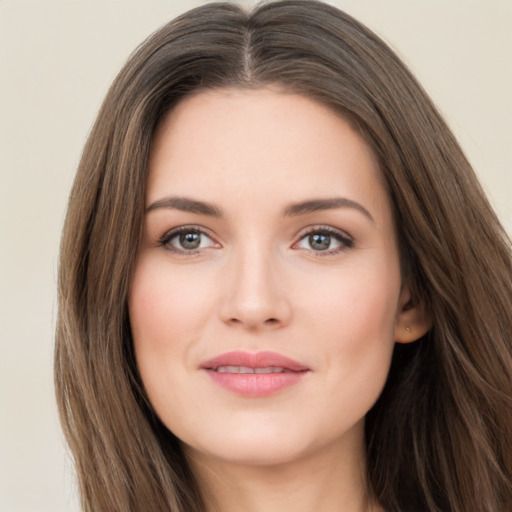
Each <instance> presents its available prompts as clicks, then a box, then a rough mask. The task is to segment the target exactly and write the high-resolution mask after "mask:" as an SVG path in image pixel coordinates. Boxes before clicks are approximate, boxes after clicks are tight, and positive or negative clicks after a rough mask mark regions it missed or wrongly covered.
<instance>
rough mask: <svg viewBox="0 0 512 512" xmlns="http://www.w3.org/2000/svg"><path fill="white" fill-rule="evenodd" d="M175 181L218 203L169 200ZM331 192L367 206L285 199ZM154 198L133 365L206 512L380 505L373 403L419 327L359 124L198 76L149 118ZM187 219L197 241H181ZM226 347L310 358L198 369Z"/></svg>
mask: <svg viewBox="0 0 512 512" xmlns="http://www.w3.org/2000/svg"><path fill="white" fill-rule="evenodd" d="M170 196H173V197H186V198H191V199H193V200H195V201H202V202H208V203H210V204H212V205H214V206H215V208H216V209H217V210H221V211H222V216H212V215H207V214H205V212H197V211H196V212H191V211H182V210H181V209H179V208H176V207H171V206H170V204H166V202H165V201H166V198H168V197H170ZM334 197H336V198H340V197H341V198H345V199H349V200H350V201H352V202H354V203H356V204H357V205H359V206H360V207H362V208H363V209H364V210H365V211H366V212H367V213H364V212H363V210H362V209H361V208H359V206H354V205H353V204H348V205H347V204H345V205H341V206H338V207H335V208H329V209H322V210H319V211H314V212H311V211H309V212H302V213H301V214H297V215H286V214H285V212H286V210H287V208H289V206H290V205H292V204H296V203H298V202H303V201H307V200H311V199H326V198H329V199H330V198H334ZM168 203H169V202H168ZM174 206H176V205H174ZM146 207H147V208H148V210H147V213H146V217H145V224H144V234H143V241H142V245H141V248H140V252H139V254H138V259H137V263H136V268H135V273H134V278H133V283H132V287H131V291H130V296H129V311H130V320H131V325H132V331H133V338H134V346H135V354H136V360H137V365H138V369H139V371H140V375H141V378H142V381H143V384H144V386H145V389H146V392H147V394H148V397H149V399H150V401H151V403H152V405H153V407H154V409H155V411H156V412H157V414H158V415H159V417H160V419H161V420H162V422H163V423H164V424H165V425H166V426H167V427H168V428H169V429H170V430H171V431H172V432H173V433H174V434H175V435H176V436H178V437H179V438H180V439H181V440H182V442H183V444H184V448H185V453H186V456H187V457H188V460H189V462H190V464H191V467H192V469H193V471H194V472H195V474H196V476H197V479H198V481H199V484H200V487H201V489H202V492H203V493H204V495H205V496H206V500H207V502H209V503H211V504H212V510H222V511H224V512H226V511H227V512H229V511H231V510H246V511H260V510H266V511H268V510H280V511H288V510H289V511H292V510H293V511H294V512H300V511H302V512H306V511H313V510H322V511H325V512H328V511H331V510H333V511H334V510H338V511H339V510H346V511H363V510H364V511H368V510H380V509H379V508H378V506H377V505H376V504H372V503H371V502H370V500H368V499H367V497H366V496H365V488H366V482H365V476H364V475H365V448H364V418H365V415H366V413H367V412H368V410H369V409H370V408H371V407H372V405H373V404H374V403H375V401H376V400H377V398H378V396H379V394H380V392H381V390H382V388H383V386H384V383H385V380H386V377H387V374H388V370H389V365H390V359H391V355H392V350H393V346H394V343H395V341H396V340H399V341H401V342H409V341H413V340H414V339H416V338H418V337H419V336H421V335H422V334H423V333H424V332H425V330H426V328H427V325H426V322H425V318H424V315H423V313H422V312H421V310H420V309H419V308H418V307H416V306H414V305H413V304H411V302H410V296H409V291H408V288H407V286H406V285H405V284H404V283H402V279H401V274H400V264H399V254H398V249H397V240H396V232H395V227H394V222H393V218H392V213H391V212H392V209H391V205H390V200H389V197H388V194H387V192H386V189H385V187H384V184H383V180H382V177H381V176H380V174H379V169H378V164H377V162H376V159H375V157H374V155H373V154H372V152H371V150H370V148H369V147H368V145H367V144H366V143H365V142H364V141H363V139H362V137H361V136H360V135H359V134H358V133H357V132H356V131H355V130H354V129H353V128H352V127H351V125H350V124H349V123H347V122H346V121H345V120H344V119H343V118H342V117H340V116H339V115H338V114H336V113H335V112H333V111H331V110H330V109H328V108H327V107H325V106H323V105H321V104H319V103H317V102H315V101H313V100H311V99H309V98H307V97H305V96H301V95H297V94H290V93H286V92H284V91H282V90H279V89H277V88H265V89H258V90H250V91H248V90H238V89H221V90H215V91H208V92H201V93H199V94H197V95H194V96H191V97H189V98H187V99H185V100H183V101H182V102H181V103H180V104H179V105H178V106H177V107H176V108H174V109H173V110H172V111H171V112H170V113H169V114H168V115H167V117H166V118H165V119H164V121H163V122H162V124H161V125H160V126H159V129H158V130H157V133H156V135H155V139H154V143H153V147H152V151H151V158H150V165H149V176H148V184H147V197H146ZM217 213H218V212H217ZM187 226H188V228H186V227H187ZM179 227H185V228H186V229H188V232H189V233H190V232H191V231H192V235H193V236H196V238H197V237H199V238H200V246H199V248H198V249H196V250H190V249H188V248H186V247H184V246H183V244H181V245H180V237H179V235H174V234H173V233H174V232H173V231H172V230H174V229H175V228H179ZM199 229H200V230H202V231H203V232H204V233H205V234H202V235H197V232H198V230H199ZM326 229H327V230H330V231H326ZM312 232H313V233H314V234H316V235H317V236H320V237H321V240H322V241H323V242H324V245H323V246H321V247H325V242H326V240H327V246H328V248H327V249H325V250H320V249H319V247H320V246H319V245H318V244H316V245H315V240H312V239H311V238H310V235H311V233H312ZM194 233H195V235H194ZM326 236H330V242H329V239H328V238H326ZM181 240H182V241H183V237H182V239H181ZM187 247H189V246H187ZM232 350H244V351H246V352H259V351H267V350H269V351H273V352H278V353H279V354H283V355H285V356H287V357H290V358H292V359H294V360H296V361H298V362H300V363H301V364H303V365H305V366H307V368H308V369H309V371H307V372H306V374H305V376H304V377H303V378H302V379H301V380H300V381H299V382H298V383H297V384H295V385H293V386H291V387H288V388H285V389H282V390H279V391H278V392H276V393H273V394H270V395H269V396H265V397H247V396H241V395H238V394H236V393H233V392H231V391H228V390H225V389H223V388H221V387H219V386H218V385H217V384H215V383H214V382H212V380H211V379H210V378H209V377H208V375H206V374H205V371H204V370H201V368H200V365H201V363H202V362H204V361H206V360H208V359H210V358H212V357H215V356H217V355H219V354H222V353H225V352H228V351H232Z"/></svg>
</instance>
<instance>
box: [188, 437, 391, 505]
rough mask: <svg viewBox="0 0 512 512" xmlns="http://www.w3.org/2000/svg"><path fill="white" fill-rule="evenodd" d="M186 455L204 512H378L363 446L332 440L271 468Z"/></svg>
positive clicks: (201, 455) (200, 455)
mask: <svg viewBox="0 0 512 512" xmlns="http://www.w3.org/2000/svg"><path fill="white" fill-rule="evenodd" d="M185 452H186V454H187V458H188V460H189V463H190V465H191V468H192V470H193V472H194V474H195V476H196V478H197V481H198V482H199V486H200V489H201V492H202V494H203V497H204V501H205V503H206V504H207V511H208V512H235V511H236V512H238V511H240V510H244V511H245V512H263V511H265V512H268V511H274V510H279V512H292V511H293V512H313V511H318V510H322V512H339V511H340V510H344V511H346V512H382V509H381V508H380V507H379V506H378V505H377V504H376V503H374V502H373V501H372V500H371V499H370V498H369V496H368V493H367V480H366V465H365V452H364V442H363V438H362V437H361V439H360V442H359V443H357V444H356V445H354V443H352V444H351V445H350V449H343V443H342V442H340V441H336V442H334V443H331V444H329V445H327V446H325V447H323V448H322V449H321V450H315V451H314V453H313V454H306V455H304V456H302V457H300V458H296V459H294V460H293V461H284V462H280V463H272V464H262V463H261V462H260V463H258V464H251V463H240V462H238V463H233V462H232V461H226V460H222V459H218V458H215V457H209V456H208V455H205V454H198V453H196V452H194V450H193V449H191V448H186V449H185Z"/></svg>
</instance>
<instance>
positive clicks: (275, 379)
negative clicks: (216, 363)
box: [206, 370, 307, 397]
mask: <svg viewBox="0 0 512 512" xmlns="http://www.w3.org/2000/svg"><path fill="white" fill-rule="evenodd" d="M206 371H207V372H208V375H209V376H210V379H212V381H213V382H215V384H217V385H219V386H220V387H222V388H224V389H227V390H228V391H231V392H232V393H236V394H238V395H243V396H253V397H259V396H268V395H272V394H274V393H277V392H278V391H281V390H282V389H285V388H288V387H290V386H293V385H294V384H297V383H298V382H299V381H300V380H301V379H302V378H303V377H304V376H305V375H306V373H307V372H306V371H304V372H282V373H228V372H216V371H213V370H206Z"/></svg>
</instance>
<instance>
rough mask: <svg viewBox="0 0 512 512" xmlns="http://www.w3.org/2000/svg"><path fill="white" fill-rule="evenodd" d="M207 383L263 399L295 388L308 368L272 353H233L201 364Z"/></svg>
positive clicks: (235, 392) (307, 371)
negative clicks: (207, 379) (208, 379)
mask: <svg viewBox="0 0 512 512" xmlns="http://www.w3.org/2000/svg"><path fill="white" fill-rule="evenodd" d="M200 369H201V370H203V371H205V372H206V373H207V375H208V377H209V378H210V382H213V383H214V384H215V385H217V386H219V387H221V388H222V389H224V390H227V391H229V392H231V393H234V394H237V395H242V396H246V397H265V396H269V395H273V394H275V393H278V392H279V391H281V390H283V389H285V388H289V387H291V386H293V385H295V384H298V383H299V382H300V381H301V380H302V379H303V378H304V376H305V375H306V374H308V373H310V368H308V367H307V366H305V365H303V364H301V363H299V362H298V361H295V360H293V359H290V358H289V357H286V356H283V355H282V354H277V353H275V352H257V353H255V354H251V353H249V352H244V351H234V352H227V353H225V354H221V355H219V356H217V357H215V358H213V359H210V360H209V361H206V362H204V363H203V364H201V366H200Z"/></svg>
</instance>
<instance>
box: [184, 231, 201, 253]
mask: <svg viewBox="0 0 512 512" xmlns="http://www.w3.org/2000/svg"><path fill="white" fill-rule="evenodd" d="M180 244H181V246H182V247H183V248H184V249H197V248H198V247H199V245H200V244H201V235H200V234H199V233H194V232H189V233H182V234H181V235H180Z"/></svg>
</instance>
